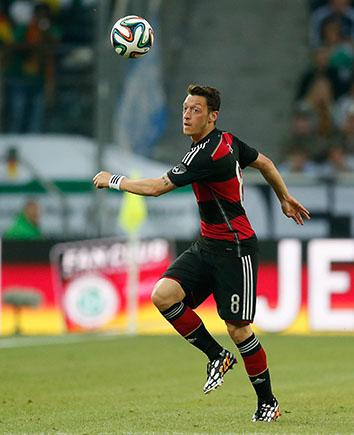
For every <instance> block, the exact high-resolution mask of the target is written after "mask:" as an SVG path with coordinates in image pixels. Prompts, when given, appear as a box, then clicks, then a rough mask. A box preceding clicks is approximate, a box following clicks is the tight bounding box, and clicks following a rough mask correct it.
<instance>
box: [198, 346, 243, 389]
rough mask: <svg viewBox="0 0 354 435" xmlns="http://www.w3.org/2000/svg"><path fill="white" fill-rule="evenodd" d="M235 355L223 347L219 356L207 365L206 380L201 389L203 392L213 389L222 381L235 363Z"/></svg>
mask: <svg viewBox="0 0 354 435" xmlns="http://www.w3.org/2000/svg"><path fill="white" fill-rule="evenodd" d="M236 363H237V361H236V357H235V355H233V354H232V353H231V352H229V351H228V350H226V349H224V350H223V351H222V352H220V354H219V356H218V357H217V358H216V359H214V360H213V361H209V362H208V365H207V381H206V383H205V385H204V388H203V391H204V393H205V394H208V393H210V391H212V390H215V389H216V388H218V387H219V386H220V385H221V384H222V383H223V382H224V375H225V373H226V372H227V371H228V370H229V369H232V366H233V365H234V364H236Z"/></svg>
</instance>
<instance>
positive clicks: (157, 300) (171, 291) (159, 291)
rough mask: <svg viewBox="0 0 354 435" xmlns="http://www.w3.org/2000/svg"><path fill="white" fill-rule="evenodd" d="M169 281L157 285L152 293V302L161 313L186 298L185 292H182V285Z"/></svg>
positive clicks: (161, 281)
mask: <svg viewBox="0 0 354 435" xmlns="http://www.w3.org/2000/svg"><path fill="white" fill-rule="evenodd" d="M169 281H170V280H166V279H161V280H160V281H158V282H157V283H156V285H155V287H154V289H153V291H152V293H151V301H152V303H153V304H154V305H155V307H156V308H157V309H158V310H160V311H165V310H167V309H168V308H170V307H172V305H174V304H176V303H177V302H180V301H182V300H183V299H184V297H185V294H184V292H181V290H180V285H179V284H178V283H171V282H169Z"/></svg>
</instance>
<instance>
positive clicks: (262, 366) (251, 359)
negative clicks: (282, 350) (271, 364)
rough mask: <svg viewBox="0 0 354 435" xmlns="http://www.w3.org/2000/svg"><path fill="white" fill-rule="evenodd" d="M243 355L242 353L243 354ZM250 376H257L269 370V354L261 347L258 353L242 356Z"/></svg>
mask: <svg viewBox="0 0 354 435" xmlns="http://www.w3.org/2000/svg"><path fill="white" fill-rule="evenodd" d="M241 356H242V355H241ZM242 358H243V362H244V364H245V368H246V372H247V373H248V376H257V375H260V374H261V373H263V372H264V371H266V370H267V368H268V366H267V355H266V353H265V352H264V349H263V347H261V348H260V349H259V350H258V351H257V352H256V353H254V354H253V355H249V356H242Z"/></svg>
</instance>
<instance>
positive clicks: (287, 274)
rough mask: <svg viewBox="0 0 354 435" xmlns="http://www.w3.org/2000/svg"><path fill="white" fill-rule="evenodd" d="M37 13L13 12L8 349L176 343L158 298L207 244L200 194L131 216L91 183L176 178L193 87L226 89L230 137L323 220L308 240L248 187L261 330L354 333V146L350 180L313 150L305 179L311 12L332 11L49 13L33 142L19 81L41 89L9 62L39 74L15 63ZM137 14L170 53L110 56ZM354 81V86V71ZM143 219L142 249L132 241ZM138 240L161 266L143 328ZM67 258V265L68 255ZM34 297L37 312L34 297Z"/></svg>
mask: <svg viewBox="0 0 354 435" xmlns="http://www.w3.org/2000/svg"><path fill="white" fill-rule="evenodd" d="M38 3H40V2H35V1H6V0H3V1H2V2H1V20H0V35H1V36H0V38H1V39H0V41H1V42H0V49H1V53H2V57H1V69H0V71H1V73H0V80H1V86H0V89H1V94H0V104H1V118H0V132H1V133H0V233H1V234H2V235H3V240H2V247H1V258H2V269H1V286H0V288H1V294H2V305H1V334H4V335H9V334H10V335H11V334H13V333H14V332H22V333H24V334H58V333H60V334H61V333H65V332H67V331H72V332H75V331H97V330H101V329H104V330H106V329H108V330H112V329H113V330H115V331H126V330H129V331H130V332H132V331H133V332H139V333H166V332H171V331H170V328H169V327H168V325H166V324H165V323H164V321H163V319H160V318H159V316H158V314H157V313H156V312H155V310H154V309H153V308H152V307H151V303H150V302H149V292H150V291H151V289H152V286H153V282H154V279H156V277H157V276H159V273H160V272H161V270H163V268H164V267H165V266H166V264H168V262H169V261H170V260H171V258H173V257H174V256H175V255H176V254H178V253H179V252H181V251H182V250H183V249H184V248H185V247H186V246H188V243H190V241H191V240H193V238H194V237H195V236H196V234H197V232H198V217H197V209H196V207H195V206H194V199H193V194H192V192H191V189H189V188H185V189H179V190H176V191H174V192H172V193H170V194H169V195H166V196H165V197H160V198H151V199H150V198H148V199H146V201H143V202H142V201H139V200H135V201H133V202H132V201H127V200H126V199H124V196H123V195H122V194H120V193H118V192H107V193H105V192H98V193H97V192H95V191H94V190H93V189H92V185H91V178H92V176H93V175H94V174H95V173H96V172H97V170H99V169H102V168H105V169H107V170H111V171H113V172H117V173H126V174H128V175H134V174H135V175H137V176H139V175H140V176H146V177H150V176H160V175H161V174H162V173H164V172H165V171H166V169H168V168H170V167H171V166H172V165H174V163H175V162H177V161H178V160H179V158H180V157H181V155H182V153H183V152H184V149H185V147H186V146H188V145H187V144H188V141H186V140H185V138H183V136H182V135H181V125H180V123H181V121H180V118H181V103H182V100H183V98H184V95H185V89H186V87H187V85H188V84H189V83H190V82H195V83H203V84H208V85H211V86H216V87H218V88H219V89H220V90H221V93H222V110H221V116H220V120H219V124H218V125H219V127H220V128H222V129H226V130H227V129H230V130H231V131H233V132H234V133H235V134H237V135H238V136H240V137H241V138H242V139H243V140H245V141H246V142H247V143H249V144H251V145H254V146H255V147H256V148H258V149H259V150H260V151H261V152H263V153H265V154H266V155H268V156H270V157H271V158H272V159H274V160H275V162H276V163H278V164H280V167H281V168H282V172H283V175H284V178H285V179H286V181H287V183H288V185H289V188H290V190H291V192H292V193H293V194H294V196H296V197H297V198H298V199H299V200H301V201H302V202H303V203H304V205H305V206H306V207H307V208H308V209H309V210H310V211H311V213H312V216H313V218H312V220H311V222H306V224H305V226H304V227H302V228H297V227H296V226H295V225H294V224H293V223H292V222H290V221H287V220H286V219H285V218H284V217H283V216H282V214H281V212H280V210H279V207H278V204H277V200H276V199H275V197H274V195H273V194H272V192H271V191H270V189H269V187H268V186H267V185H265V183H264V182H263V181H262V180H261V179H260V178H259V177H257V176H256V174H254V173H253V172H252V171H247V170H246V171H245V194H246V208H247V210H248V213H249V215H250V219H251V221H252V223H253V225H254V228H255V230H256V232H257V234H258V236H259V239H260V252H261V269H260V286H259V294H260V298H259V300H260V303H259V307H258V313H259V314H258V321H257V322H256V325H257V326H258V329H259V330H260V331H265V332H287V333H310V332H339V331H340V332H349V333H351V332H353V331H354V247H353V236H354V201H353V197H354V195H353V193H354V181H353V180H354V171H353V167H352V166H351V161H352V158H353V155H352V154H351V153H350V148H349V149H347V150H346V154H345V155H344V156H342V157H341V158H342V159H343V162H344V163H348V164H347V166H345V165H344V166H343V165H342V166H340V164H338V161H335V162H333V161H332V160H331V158H330V154H329V153H328V154H326V156H325V157H324V158H323V159H322V160H320V161H317V160H314V159H312V157H311V156H310V154H311V153H310V151H311V149H312V145H313V144H312V142H311V141H310V140H309V142H307V143H306V145H307V146H308V147H309V149H308V150H307V151H308V155H306V159H305V160H306V161H305V162H302V163H301V165H300V166H299V167H296V168H295V169H294V168H293V167H292V165H293V164H294V163H293V160H292V152H293V147H294V146H296V145H297V144H300V139H301V140H302V139H303V138H300V139H299V137H298V136H296V134H295V133H298V132H294V131H293V124H294V120H295V118H296V116H298V114H299V113H300V112H301V114H304V113H305V114H306V113H308V112H309V111H310V112H311V110H310V109H309V108H308V107H307V108H305V109H304V107H303V103H308V101H309V100H308V99H307V97H306V95H305V96H303V97H301V98H299V97H298V96H297V89H298V88H299V83H300V79H301V77H302V74H303V73H304V71H306V69H307V68H308V65H309V64H310V63H311V56H312V52H313V50H314V49H315V47H313V46H312V45H311V40H309V36H308V35H309V32H310V28H311V14H313V13H314V11H315V9H316V8H317V7H320V6H322V5H323V4H325V3H326V2H309V1H305V0H297V1H292V0H254V1H252V2H249V1H247V0H237V1H231V0H220V1H218V2H214V1H211V0H210V1H209V0H194V1H193V2H189V1H187V0H168V1H167V0H166V1H157V0H156V1H155V0H151V1H143V0H140V1H139V0H131V1H129V0H126V1H124V0H121V1H118V0H117V1H110V0H104V1H100V2H99V1H95V0H86V1H85V0H82V1H80V0H77V1H76V0H75V1H74V0H73V1H69V0H68V1H56V0H48V1H46V2H42V3H44V4H46V5H48V6H49V7H50V9H48V10H47V9H45V8H44V13H45V14H48V15H45V17H44V18H43V17H42V18H41V19H42V24H43V20H44V23H45V29H46V30H45V31H46V33H45V35H44V42H45V45H48V47H47V48H49V50H43V51H42V52H41V51H39V53H37V55H38V56H39V57H37V58H36V60H35V61H36V62H37V66H36V64H35V70H36V68H38V69H37V73H38V74H37V76H36V79H37V81H36V86H35V87H34V88H35V89H34V91H35V92H36V93H37V94H36V95H37V97H41V98H39V99H38V100H36V101H37V103H36V104H38V105H40V108H41V109H42V115H38V116H39V118H37V119H35V121H37V123H36V122H34V121H33V119H32V118H31V116H30V114H29V113H28V112H24V120H23V125H22V126H21V127H20V125H19V122H18V123H17V124H16V123H15V124H12V123H11V120H12V118H11V116H12V115H11V110H10V108H11V107H12V106H11V95H12V96H13V94H11V92H10V91H12V92H13V91H14V88H15V89H17V90H19V89H20V88H21V86H20V87H18V83H19V78H20V79H21V83H22V84H23V83H25V87H26V83H27V82H26V80H29V82H30V83H32V82H31V80H32V79H33V70H32V73H31V71H29V72H28V71H25V73H26V74H27V76H26V74H25V73H24V74H22V75H21V76H20V77H19V76H18V75H16V74H15V73H14V70H13V69H11V68H9V63H10V61H9V59H10V60H11V61H14V62H15V63H16V62H17V64H21V62H22V63H25V62H26V61H28V56H29V53H32V51H31V50H30V49H29V48H28V47H29V45H28V46H25V48H24V49H22V51H21V50H16V49H15V47H14V46H13V45H12V44H13V41H11V38H10V37H9V36H8V35H9V32H10V31H11V23H13V22H16V20H17V21H18V22H20V23H21V24H22V25H27V24H28V23H27V24H26V19H27V20H30V19H31V16H32V14H33V11H32V9H31V8H32V7H33V6H35V5H36V4H38ZM128 13H129V14H130V13H136V14H139V15H141V16H144V17H146V18H147V19H148V20H150V21H151V23H152V25H153V27H154V29H155V36H156V43H155V46H154V48H153V49H152V50H151V52H150V53H149V54H148V55H147V56H146V57H145V58H143V59H140V60H137V61H125V60H123V59H121V58H120V57H119V56H117V55H116V54H115V53H114V52H113V50H112V48H111V46H110V44H109V32H110V28H111V26H112V24H113V22H114V18H118V17H120V16H123V15H126V14H128ZM26 14H27V15H26ZM21 20H22V21H21ZM48 26H49V27H48ZM26 44H29V42H28V41H27V42H26ZM338 45H340V44H339V43H338ZM11 56H14V57H11ZM41 56H42V57H41ZM14 59H15V60H14ZM346 68H347V70H349V73H351V68H352V64H350V65H349V67H348V64H346ZM342 72H343V71H342ZM347 72H348V71H347ZM31 74H32V76H31ZM350 80H351V79H350ZM27 84H28V83H27ZM32 84H33V83H32ZM16 86H17V88H16ZM349 89H350V86H349V85H348V89H347V90H346V92H343V93H342V95H341V97H343V96H346V95H350V92H349ZM20 90H21V89H20ZM22 90H23V88H22ZM17 101H18V100H17ZM338 102H339V96H338V97H337V98H336V99H334V98H333V100H332V101H331V107H330V112H331V113H332V112H333V113H335V109H336V105H337V103H338ZM35 107H37V108H38V106H35ZM17 110H18V109H17ZM306 110H307V112H306ZM312 111H315V109H312ZM18 113H19V112H18V111H17V112H16V114H17V115H18ZM32 114H33V113H32ZM311 115H316V116H319V117H320V116H321V114H318V113H315V114H313V113H312V114H311ZM333 117H334V116H333ZM31 119H32V121H33V122H32V123H31ZM318 122H320V121H318ZM337 129H340V128H339V126H338V125H335V122H334V121H333V132H334V133H333V136H332V131H331V132H330V133H328V134H327V136H326V137H325V139H326V146H327V147H328V149H329V148H330V147H331V146H332V145H334V144H335V143H337V142H338V140H343V143H345V144H346V142H345V140H346V139H347V137H345V138H344V139H342V136H343V132H339V133H341V134H342V135H341V134H338V135H335V133H336V130H337ZM313 134H314V136H316V134H317V135H319V136H321V134H322V133H321V131H317V132H315V133H313ZM348 135H349V134H348ZM314 136H311V137H314ZM332 137H335V139H333V142H332V143H331V140H332ZM338 138H340V139H338ZM317 139H318V138H317V136H316V137H315V141H317ZM320 139H321V140H322V139H323V137H320ZM290 142H291V146H289V143H290ZM348 143H350V141H349V139H348ZM301 146H303V141H301ZM352 151H353V150H352ZM343 162H342V163H343ZM339 163H341V162H339ZM311 165H312V166H311ZM311 168H312V169H311ZM29 200H30V201H32V202H34V203H35V204H36V205H37V206H39V213H40V217H39V234H37V235H36V236H33V233H31V234H30V235H28V234H27V235H22V237H20V239H21V238H22V239H24V238H28V239H32V240H19V237H18V236H16V234H15V235H14V233H13V232H12V234H11V231H10V232H9V228H11V225H13V224H14V223H15V222H16V219H18V216H17V217H16V214H17V213H19V212H20V213H21V212H22V211H23V207H24V205H25V204H26V202H27V201H29ZM140 218H141V222H140V221H139V220H140ZM134 219H137V222H136V226H137V234H134V233H135V232H134V229H131V228H130V226H129V222H132V221H134ZM130 229H131V230H132V231H131V232H129V230H130ZM129 234H130V236H129ZM137 235H138V236H139V238H140V239H141V243H146V244H147V245H146V247H144V249H145V248H146V249H145V250H144V249H143V252H145V251H146V252H150V254H151V252H152V254H151V255H150V254H149V255H150V256H149V255H146V258H143V259H141V262H140V268H141V270H140V272H141V276H140V284H139V286H138V290H137V291H138V293H139V309H138V313H136V319H135V317H134V315H133V317H132V318H131V319H130V320H129V319H127V317H129V315H128V314H127V311H128V306H130V305H129V304H133V302H129V297H128V295H127V291H128V288H132V287H134V285H135V284H134V282H133V284H132V281H131V280H129V270H130V271H131V276H132V277H133V278H134V276H135V278H136V268H134V264H131V263H127V262H124V261H123V262H122V261H121V257H119V255H121V256H123V257H124V253H126V252H127V250H128V249H129V246H130V247H131V246H135V245H134V243H135V242H134V238H135V237H136V236H137ZM102 238H104V239H102ZM110 238H112V239H110ZM33 239H34V240H33ZM132 240H133V241H132ZM166 240H167V241H168V244H167V245H166V243H165V241H166ZM78 241H80V242H79V243H78V244H75V243H77V242H78ZM68 243H69V244H68ZM70 243H71V244H70ZM107 243H108V245H109V246H110V247H111V244H114V243H116V245H114V246H115V248H114V249H117V250H118V251H119V252H120V254H119V255H118V254H117V255H118V257H117V263H114V264H111V263H110V264H108V263H107V259H106V257H105V254H104V252H107V251H105V249H106V248H107V245H106V244H107ZM124 243H126V245H124ZM149 243H151V246H152V248H151V250H150V248H149V246H150V245H148V244H149ZM144 246H145V245H144ZM58 249H59V250H60V249H62V250H63V251H60V252H61V253H60V255H59V254H56V253H57V252H58ZM70 249H74V251H70ZM75 249H76V250H75ZM66 250H68V251H69V254H70V252H71V254H70V255H71V257H70V258H71V260H70V261H72V264H75V265H76V266H75V267H77V270H75V271H74V272H73V275H70V276H69V277H68V276H65V274H64V272H63V267H64V266H63V263H62V261H63V260H62V257H65V255H64V254H63V252H66ZM118 251H117V252H118ZM72 252H74V254H72ZM109 252H110V251H109ZM69 254H68V255H69ZM155 254H156V255H155ZM150 257H151V259H150V260H149V258H150ZM77 263H80V265H79V266H77ZM73 267H74V266H73ZM115 267H116V269H115ZM132 270H133V271H132ZM86 274H87V276H88V278H89V279H91V278H92V277H93V278H97V277H99V278H101V279H103V281H104V282H105V283H106V284H107V283H108V286H109V288H108V290H107V289H106V288H105V289H104V290H102V288H101V287H100V285H101V284H102V281H101V282H98V281H97V280H96V281H90V280H89V281H78V282H79V284H82V283H83V282H84V284H82V285H81V287H80V289H79V290H77V288H78V286H79V284H78V285H77V286H76V287H75V286H74V287H73V286H71V287H70V286H69V284H70V283H71V284H72V283H73V282H74V281H75V280H80V279H82V278H83V277H85V276H86ZM134 274H135V275H134ZM133 278H132V279H133ZM75 282H76V283H77V281H75ZM102 285H103V287H105V284H104V283H103V284H102ZM112 286H113V287H112ZM68 288H70V292H74V293H75V291H76V292H78V293H79V296H80V297H79V302H80V303H81V308H82V310H81V312H80V313H79V314H77V313H76V317H75V313H73V312H72V311H70V306H68V304H69V305H70V301H72V299H70V298H69V297H65V294H66V292H67V293H70V292H69V291H68ZM73 288H74V290H73ZM75 289H76V290H75ZM92 289H93V290H92ZM112 289H113V290H112ZM18 292H19V293H18ZM112 292H113V293H114V292H116V295H115V296H112V294H113V293H112ZM11 293H12V295H11ZM9 294H10V296H9ZM23 294H25V295H27V296H28V298H27V299H26V298H25V299H23V298H22V299H21V297H22V296H23ZM107 294H108V295H110V296H107V298H108V299H107V298H106V299H105V297H106V296H105V295H107ZM6 295H8V297H10V299H6ZM11 297H12V299H11ZM110 297H111V298H112V297H113V302H114V304H115V305H114V306H115V310H113V311H109V310H108V312H106V313H102V311H104V306H105V304H106V308H107V306H109V302H111V303H112V299H109V298H110ZM13 298H15V299H13ZM36 298H37V299H36ZM68 301H69V302H68ZM107 301H108V302H107ZM289 301H291V303H290V302H289ZM72 303H73V304H74V305H75V303H78V300H76V301H75V300H74V302H72ZM16 304H17V305H18V304H19V305H20V306H21V307H23V308H20V309H18V308H16V307H17V305H16ZM212 304H213V302H212V301H209V302H208V303H207V304H206V305H205V307H202V308H201V311H200V312H201V314H202V316H204V317H205V320H206V323H207V325H208V326H209V327H210V328H211V329H212V330H214V331H216V332H222V331H223V325H222V324H221V322H220V321H219V320H218V319H217V318H216V316H215V314H214V313H213V305H212ZM79 305H80V304H79ZM132 306H133V308H132V310H133V312H134V304H133V305H132ZM68 312H70V314H68ZM70 316H71V317H70ZM80 316H81V317H80ZM83 317H84V320H82V319H83ZM80 319H81V320H80ZM134 319H135V320H134ZM74 320H75V321H74ZM80 322H81V323H80Z"/></svg>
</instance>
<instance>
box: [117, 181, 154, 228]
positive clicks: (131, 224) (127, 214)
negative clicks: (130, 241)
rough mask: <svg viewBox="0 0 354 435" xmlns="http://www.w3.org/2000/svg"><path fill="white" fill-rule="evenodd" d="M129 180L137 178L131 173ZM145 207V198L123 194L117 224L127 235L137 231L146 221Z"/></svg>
mask: <svg viewBox="0 0 354 435" xmlns="http://www.w3.org/2000/svg"><path fill="white" fill-rule="evenodd" d="M131 178H138V174H137V173H133V174H132V176H131ZM146 216H147V207H146V202H145V198H144V197H143V196H140V195H134V194H133V193H128V192H124V193H123V201H122V206H121V209H120V213H119V224H120V226H121V227H122V228H123V230H125V231H126V232H127V233H129V234H134V233H136V232H138V231H139V228H140V226H141V224H142V223H143V222H144V221H145V220H146Z"/></svg>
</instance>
